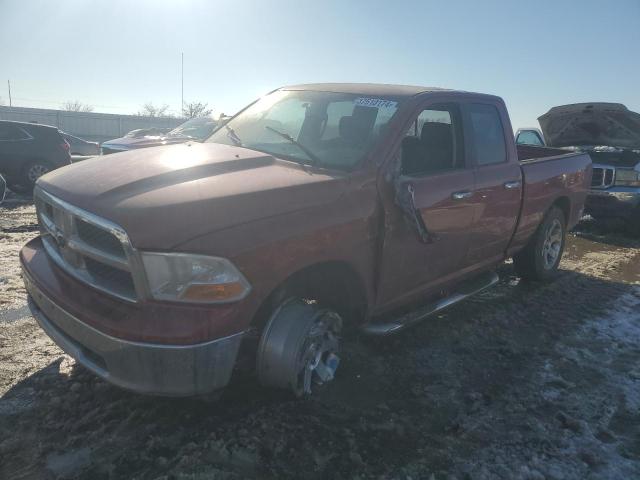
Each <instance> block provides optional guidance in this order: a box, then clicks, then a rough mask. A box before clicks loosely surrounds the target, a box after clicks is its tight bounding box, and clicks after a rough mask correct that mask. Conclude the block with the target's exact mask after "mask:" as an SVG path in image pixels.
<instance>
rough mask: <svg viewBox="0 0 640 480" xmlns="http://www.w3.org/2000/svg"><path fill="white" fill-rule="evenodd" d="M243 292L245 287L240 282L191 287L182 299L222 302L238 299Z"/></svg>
mask: <svg viewBox="0 0 640 480" xmlns="http://www.w3.org/2000/svg"><path fill="white" fill-rule="evenodd" d="M243 292H244V285H242V284H241V283H239V282H234V283H226V284H222V285H189V286H188V287H187V288H186V289H185V291H184V293H183V294H182V296H181V299H182V300H185V301H186V300H189V301H194V302H221V301H228V300H229V299H233V298H238V297H240V296H242V293H243Z"/></svg>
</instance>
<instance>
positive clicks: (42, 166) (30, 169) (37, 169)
mask: <svg viewBox="0 0 640 480" xmlns="http://www.w3.org/2000/svg"><path fill="white" fill-rule="evenodd" d="M51 170H52V168H51V165H49V164H48V163H47V162H43V161H41V160H36V161H33V162H30V163H29V164H28V165H27V166H26V167H24V170H23V171H22V182H21V183H22V184H23V185H25V186H26V187H28V188H33V187H34V186H35V184H36V181H37V180H38V178H40V177H41V176H42V175H44V174H45V173H47V172H50V171H51Z"/></svg>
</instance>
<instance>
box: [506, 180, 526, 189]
mask: <svg viewBox="0 0 640 480" xmlns="http://www.w3.org/2000/svg"><path fill="white" fill-rule="evenodd" d="M520 185H522V182H521V181H520V180H513V181H512V182H504V188H506V189H507V190H513V189H514V188H520Z"/></svg>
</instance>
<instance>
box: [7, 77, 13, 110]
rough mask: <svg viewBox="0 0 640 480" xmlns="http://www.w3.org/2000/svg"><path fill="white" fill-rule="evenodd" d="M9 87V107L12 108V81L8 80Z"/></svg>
mask: <svg viewBox="0 0 640 480" xmlns="http://www.w3.org/2000/svg"><path fill="white" fill-rule="evenodd" d="M7 86H8V87H9V106H10V107H11V106H12V105H11V80H7Z"/></svg>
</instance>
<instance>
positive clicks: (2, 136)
mask: <svg viewBox="0 0 640 480" xmlns="http://www.w3.org/2000/svg"><path fill="white" fill-rule="evenodd" d="M29 138H31V135H29V134H28V133H27V132H25V131H24V130H23V129H22V128H19V127H16V126H15V125H11V124H4V125H0V142H9V141H15V140H27V139H29Z"/></svg>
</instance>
